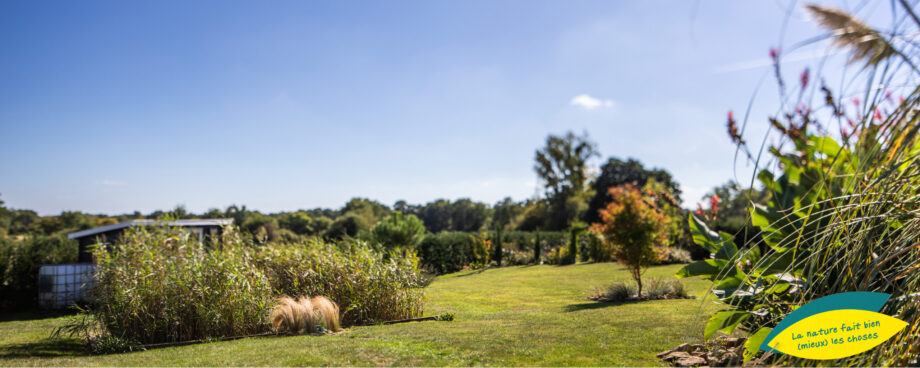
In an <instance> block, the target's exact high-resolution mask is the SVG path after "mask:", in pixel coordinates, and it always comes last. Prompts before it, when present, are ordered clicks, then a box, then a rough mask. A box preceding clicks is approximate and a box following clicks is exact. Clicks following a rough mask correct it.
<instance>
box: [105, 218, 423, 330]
mask: <svg viewBox="0 0 920 368" xmlns="http://www.w3.org/2000/svg"><path fill="white" fill-rule="evenodd" d="M95 255H96V257H97V259H98V262H99V264H98V268H97V271H96V279H97V286H96V288H95V289H94V290H93V294H92V295H93V298H94V302H93V307H92V313H93V314H94V317H95V319H96V320H97V321H98V322H99V323H100V324H101V325H102V326H103V328H104V330H105V333H107V334H108V335H111V336H113V337H117V338H120V339H124V340H127V341H131V342H134V343H140V344H153V343H165V342H179V341H190V340H201V339H208V338H218V337H229V336H242V335H250V334H256V333H263V332H268V331H270V329H271V323H270V320H269V317H270V313H271V311H272V307H273V306H274V304H275V301H276V300H277V299H278V298H279V297H281V296H289V297H293V298H303V297H308V298H309V297H317V296H325V297H328V298H329V299H331V300H332V301H334V302H335V303H336V304H338V306H340V307H341V313H342V322H343V324H344V325H346V326H347V325H352V324H355V323H373V322H378V321H385V320H391V319H403V318H411V317H418V316H420V315H421V313H422V303H423V300H424V294H423V291H422V290H421V288H420V282H421V277H420V274H419V271H418V267H417V259H416V258H415V257H414V256H413V255H411V254H406V255H403V254H397V253H380V252H378V251H375V250H373V249H370V248H368V247H367V246H364V245H363V244H331V243H325V242H322V241H318V240H315V241H310V242H307V243H303V244H275V243H269V244H264V245H258V246H252V245H248V244H244V243H243V242H242V241H241V237H240V236H239V233H238V232H236V231H235V230H233V229H225V231H224V234H223V235H222V236H221V238H220V239H218V240H215V241H214V242H213V243H211V244H208V245H204V244H202V243H201V242H200V241H199V240H198V239H196V238H194V237H190V236H189V234H188V232H186V231H183V230H182V229H176V228H155V227H147V228H141V227H139V228H133V229H131V230H129V231H128V232H127V233H126V235H125V236H124V237H123V238H122V239H121V240H120V241H118V242H117V243H116V244H114V245H111V246H101V247H99V248H98V249H96V250H95ZM337 326H338V324H337V323H336V324H335V327H336V328H337ZM327 328H328V327H327Z"/></svg>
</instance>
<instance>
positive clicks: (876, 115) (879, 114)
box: [872, 107, 882, 121]
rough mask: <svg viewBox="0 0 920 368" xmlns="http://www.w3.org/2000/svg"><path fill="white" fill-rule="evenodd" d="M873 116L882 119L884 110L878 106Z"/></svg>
mask: <svg viewBox="0 0 920 368" xmlns="http://www.w3.org/2000/svg"><path fill="white" fill-rule="evenodd" d="M872 118H874V119H875V120H878V121H881V120H882V112H881V111H880V110H879V109H878V107H876V108H875V113H874V114H872Z"/></svg>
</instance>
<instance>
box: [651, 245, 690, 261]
mask: <svg viewBox="0 0 920 368" xmlns="http://www.w3.org/2000/svg"><path fill="white" fill-rule="evenodd" d="M655 254H656V256H657V260H656V261H655V264H656V265H667V264H675V263H690V262H693V258H691V257H690V251H688V250H686V249H681V248H674V247H657V248H655Z"/></svg>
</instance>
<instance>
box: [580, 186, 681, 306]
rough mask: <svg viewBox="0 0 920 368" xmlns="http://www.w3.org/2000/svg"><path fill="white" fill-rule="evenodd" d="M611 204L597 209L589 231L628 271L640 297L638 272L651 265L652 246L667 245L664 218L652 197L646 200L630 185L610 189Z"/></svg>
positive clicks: (640, 286)
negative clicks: (597, 217)
mask: <svg viewBox="0 0 920 368" xmlns="http://www.w3.org/2000/svg"><path fill="white" fill-rule="evenodd" d="M610 197H611V201H610V203H609V204H607V207H606V208H604V209H601V211H600V217H601V222H600V223H596V224H593V225H591V230H592V231H594V232H595V233H598V234H602V235H603V236H604V241H605V242H607V243H608V244H610V245H612V246H613V249H614V257H616V259H617V261H619V262H620V263H622V264H623V265H625V266H626V267H627V268H629V271H630V273H631V274H632V277H633V279H635V280H636V284H638V286H639V288H638V295H637V296H640V297H641V296H642V272H643V271H644V270H645V268H647V267H648V266H650V265H651V264H652V263H654V262H655V260H656V258H657V255H656V254H655V250H654V248H653V246H654V245H655V244H659V243H665V242H666V241H667V236H668V233H667V224H668V217H667V216H665V215H664V214H662V213H661V211H659V210H658V207H657V205H656V204H655V199H654V196H649V197H646V196H644V195H643V194H642V192H641V191H639V189H638V188H636V187H635V186H634V185H631V184H626V185H622V186H617V187H612V188H610Z"/></svg>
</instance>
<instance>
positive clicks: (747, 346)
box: [744, 327, 773, 362]
mask: <svg viewBox="0 0 920 368" xmlns="http://www.w3.org/2000/svg"><path fill="white" fill-rule="evenodd" d="M770 331H773V329H772V328H769V327H761V328H760V329H759V330H757V332H755V333H754V334H753V335H751V336H750V337H748V339H747V342H745V343H744V361H745V362H748V361H750V360H751V359H754V358H755V357H756V356H757V353H759V352H760V345H761V344H763V340H764V339H766V338H767V335H769V334H770Z"/></svg>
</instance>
